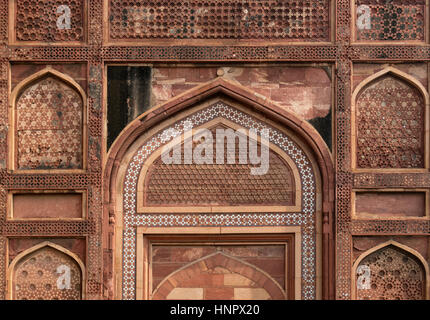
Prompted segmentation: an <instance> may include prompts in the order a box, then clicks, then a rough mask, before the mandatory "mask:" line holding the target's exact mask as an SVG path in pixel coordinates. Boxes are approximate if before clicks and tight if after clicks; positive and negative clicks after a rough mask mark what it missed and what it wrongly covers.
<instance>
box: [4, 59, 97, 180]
mask: <svg viewBox="0 0 430 320" xmlns="http://www.w3.org/2000/svg"><path fill="white" fill-rule="evenodd" d="M49 77H52V78H53V79H55V80H57V81H59V82H60V83H63V84H65V85H66V86H68V87H70V88H71V89H72V90H74V91H75V92H76V93H77V94H78V95H79V97H80V99H81V101H82V120H81V121H82V124H81V153H82V154H81V157H82V164H81V168H80V169H72V170H70V169H66V170H67V171H68V172H70V171H79V172H81V171H85V170H86V165H87V155H86V154H87V148H88V147H87V142H86V141H87V121H88V120H87V119H88V116H87V95H86V93H85V91H84V89H83V88H82V87H81V86H80V85H79V84H78V83H77V82H76V81H75V80H74V79H73V78H72V77H70V76H69V75H67V74H64V73H61V72H59V71H57V70H55V69H53V68H52V67H51V66H47V67H46V68H45V69H43V70H40V71H38V72H36V73H34V74H32V75H30V76H28V77H27V78H25V79H24V80H22V81H21V82H20V83H18V84H17V85H16V86H15V88H14V89H13V90H12V92H11V94H10V100H9V101H10V111H9V123H10V127H11V128H13V130H12V132H13V133H12V134H9V159H8V162H9V163H8V168H9V169H10V170H20V169H18V168H16V159H17V141H16V137H15V133H16V132H17V124H16V120H17V108H16V104H17V102H18V100H19V98H20V97H21V94H22V93H24V91H25V90H26V89H27V88H29V87H30V86H31V85H33V84H35V83H37V82H39V81H42V80H44V79H46V78H49ZM50 170H56V171H62V170H64V169H50ZM20 171H26V170H25V169H24V170H20ZM37 171H41V169H36V170H31V172H37Z"/></svg>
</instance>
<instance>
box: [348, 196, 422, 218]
mask: <svg viewBox="0 0 430 320" xmlns="http://www.w3.org/2000/svg"><path fill="white" fill-rule="evenodd" d="M355 215H356V216H357V217H358V218H370V219H372V218H384V219H386V218H401V217H424V216H425V215H426V193H425V192H356V193H355Z"/></svg>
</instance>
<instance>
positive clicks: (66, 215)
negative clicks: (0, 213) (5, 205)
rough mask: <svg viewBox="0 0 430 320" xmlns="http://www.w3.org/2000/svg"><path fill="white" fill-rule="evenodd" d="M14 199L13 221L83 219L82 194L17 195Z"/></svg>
mask: <svg viewBox="0 0 430 320" xmlns="http://www.w3.org/2000/svg"><path fill="white" fill-rule="evenodd" d="M11 197H12V214H11V215H12V218H13V219H79V218H82V216H83V214H82V209H83V194H82V193H25V194H24V193H15V194H12V195H11Z"/></svg>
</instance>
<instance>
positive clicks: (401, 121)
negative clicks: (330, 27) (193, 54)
mask: <svg viewBox="0 0 430 320" xmlns="http://www.w3.org/2000/svg"><path fill="white" fill-rule="evenodd" d="M356 130H357V155H356V157H357V167H358V168H423V167H424V99H423V96H422V94H421V93H420V92H419V90H418V89H417V88H415V87H412V86H411V85H409V84H407V83H405V82H404V81H402V80H400V79H398V78H396V77H393V76H390V75H388V76H384V77H383V78H380V79H377V80H376V81H375V82H373V83H371V84H370V85H369V86H367V87H366V88H365V89H364V90H363V91H362V92H361V94H360V95H359V96H358V98H357V102H356Z"/></svg>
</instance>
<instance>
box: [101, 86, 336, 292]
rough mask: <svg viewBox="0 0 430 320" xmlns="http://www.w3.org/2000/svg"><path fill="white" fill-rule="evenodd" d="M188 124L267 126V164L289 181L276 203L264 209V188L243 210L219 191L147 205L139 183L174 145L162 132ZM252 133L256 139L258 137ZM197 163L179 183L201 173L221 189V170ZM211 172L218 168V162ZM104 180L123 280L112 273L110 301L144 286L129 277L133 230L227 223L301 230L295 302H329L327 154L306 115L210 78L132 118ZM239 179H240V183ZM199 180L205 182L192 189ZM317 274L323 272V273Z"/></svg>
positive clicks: (329, 172) (160, 175)
mask: <svg viewBox="0 0 430 320" xmlns="http://www.w3.org/2000/svg"><path fill="white" fill-rule="evenodd" d="M190 122H191V124H192V128H206V129H209V130H214V129H216V128H217V127H219V126H224V127H226V128H232V129H235V128H240V127H242V128H244V129H245V130H251V129H256V131H257V132H261V130H262V129H263V128H267V129H269V136H268V138H267V140H268V141H269V142H270V151H271V156H272V157H276V159H273V160H274V161H275V163H277V164H278V165H279V166H278V167H279V170H280V171H279V172H281V173H282V176H283V178H285V179H286V180H290V182H291V183H289V186H288V188H287V189H284V190H282V191H283V192H281V197H280V200H279V201H278V202H276V201H273V202H274V204H275V205H273V206H270V205H269V204H270V200H271V198H270V197H269V193H266V194H265V195H264V196H265V197H266V198H263V201H262V202H260V204H263V205H260V206H259V205H258V204H259V203H258V201H256V199H257V198H253V197H251V198H247V199H245V200H247V201H248V200H249V199H252V201H250V203H249V204H250V205H248V206H247V205H244V204H243V203H234V202H232V201H224V202H223V201H221V203H219V201H218V200H219V199H221V198H217V197H215V198H214V199H212V200H211V201H209V202H208V201H206V202H205V201H201V200H202V199H199V200H198V201H197V202H196V203H194V202H193V201H194V200H192V201H188V202H187V201H183V200H184V199H185V198H184V199H182V201H183V202H182V203H181V201H178V202H177V205H175V204H174V203H167V204H165V203H164V202H163V201H161V202H160V201H158V199H155V201H153V202H152V203H148V202H145V201H147V194H145V192H146V191H145V185H147V184H148V183H149V184H150V183H151V177H153V176H152V174H153V173H154V169H157V160H159V157H160V154H161V151H160V149H162V147H163V146H164V145H166V144H167V143H169V142H170V141H172V139H171V137H170V139H165V135H164V134H163V133H164V132H165V131H166V130H169V129H175V130H177V131H178V132H179V135H181V136H185V134H186V133H187V132H189V131H190V130H189V128H188V124H189V123H190ZM177 139H178V140H177V143H178V144H180V143H182V140H180V139H182V137H178V138H177ZM259 139H260V140H259V142H260V143H261V136H260V138H259ZM154 164H155V166H154ZM203 166H204V165H203ZM191 167H192V166H191ZM195 169H196V167H195V166H194V169H193V170H194V171H190V172H188V173H186V174H187V175H188V176H187V179H189V180H191V179H193V177H194V175H195V176H196V178H198V177H199V175H203V176H204V177H206V178H209V179H206V182H207V183H210V182H209V181H211V180H212V181H211V182H212V186H211V188H213V190H218V191H219V190H220V184H218V182H217V181H213V180H215V179H224V180H226V176H225V174H226V170H224V171H223V170H220V172H219V174H216V175H213V170H201V168H200V169H199V170H195ZM212 169H215V171H216V168H212ZM219 169H220V168H219ZM242 169H243V168H241V170H242ZM248 169H249V168H248ZM209 171H212V172H209ZM269 172H270V171H269ZM173 174H176V173H173ZM181 174H183V173H181ZM241 174H242V173H240V174H238V175H237V176H236V177H235V179H236V180H240V178H238V177H240V176H241ZM272 175H273V173H272ZM166 176H167V173H166V172H160V171H159V172H158V174H157V175H156V177H155V178H156V179H158V180H157V181H160V179H161V180H163V179H164V180H166V179H165V177H166ZM146 177H149V179H146ZM227 178H228V176H227ZM175 179H176V182H181V179H182V178H181V176H180V174H178V176H177V177H176V178H175ZM198 179H200V178H198ZM164 180H163V181H164ZM277 180H279V178H277V179H276V181H277ZM105 181H106V188H105V192H104V196H105V203H106V204H109V205H106V206H104V210H105V211H104V216H105V218H106V219H109V224H106V225H107V226H108V228H109V231H107V232H115V233H116V234H115V238H114V239H116V242H115V245H114V246H115V247H116V248H117V250H116V260H115V261H116V265H117V266H118V268H117V270H120V271H121V272H122V278H120V277H118V278H117V282H116V283H115V289H114V290H116V292H115V296H116V297H117V298H118V299H135V298H136V290H137V289H136V288H142V286H143V284H142V283H136V279H141V277H140V276H141V275H140V274H136V265H137V262H136V250H139V248H142V244H141V243H139V244H138V243H137V242H138V240H139V236H136V229H137V228H170V229H171V230H173V229H174V230H176V231H175V232H179V233H180V232H181V230H182V227H184V228H183V229H184V230H185V229H186V230H188V231H187V232H191V233H192V230H196V232H197V230H200V232H201V230H203V229H204V228H205V227H208V228H219V227H223V228H229V227H236V228H233V229H235V230H239V231H238V232H243V233H247V232H249V230H250V229H249V227H251V228H252V227H253V226H255V227H258V226H266V227H267V226H270V227H277V226H284V227H285V226H294V227H295V228H296V227H297V228H299V230H300V236H299V237H298V238H297V239H298V241H299V243H300V246H301V248H302V251H301V252H303V255H302V256H301V257H300V258H298V261H295V263H296V264H297V265H298V266H300V268H301V274H302V278H301V279H302V280H301V289H300V290H298V294H297V295H296V296H295V297H296V299H315V298H323V297H324V298H327V299H328V298H329V296H330V294H332V293H333V291H330V288H329V285H331V284H332V283H334V282H333V280H332V279H333V271H334V268H333V267H334V264H333V262H332V261H330V259H329V257H330V256H332V255H331V254H329V252H330V251H332V250H333V247H332V245H333V243H332V242H330V240H329V239H330V233H332V227H331V226H332V223H333V217H332V208H333V168H332V159H331V155H330V152H329V150H328V148H327V146H326V144H325V143H324V141H323V139H322V138H321V137H320V136H319V134H318V133H317V132H316V130H315V129H314V128H313V127H312V126H311V125H310V124H308V123H307V122H306V121H303V120H302V119H300V118H298V117H297V116H296V115H294V114H292V113H290V112H288V111H286V110H285V109H283V108H281V107H279V106H277V105H275V104H273V103H272V102H270V101H268V100H267V99H263V98H261V97H260V96H257V95H256V94H254V93H253V92H252V91H250V90H248V89H246V88H244V87H242V86H240V85H239V84H237V83H234V82H230V81H227V80H225V79H222V78H218V79H216V80H214V81H211V82H209V83H206V84H203V85H201V86H198V87H196V88H194V89H191V90H189V91H188V92H185V93H184V94H181V95H179V96H178V97H176V98H173V99H172V100H170V101H168V102H167V103H165V104H163V105H160V106H157V107H155V108H153V109H151V110H149V111H148V112H146V113H145V114H143V115H142V116H140V117H139V118H138V119H136V120H135V121H133V122H132V123H130V124H129V125H128V126H127V127H126V128H125V129H124V131H123V132H122V134H121V135H120V136H119V137H118V138H117V139H116V141H115V142H114V143H113V145H112V147H111V149H110V151H109V154H108V159H107V162H106V166H105ZM166 181H167V180H166ZM206 182H205V183H206ZM242 182H243V183H244V184H246V183H247V180H246V179H243V181H242ZM262 183H263V184H265V183H267V187H268V188H271V187H273V185H270V183H273V182H271V181H262ZM165 185H166V183H164V182H163V183H158V184H154V185H153V186H154V188H158V190H160V188H162V187H163V186H165ZM203 186H205V184H204V183H202V184H201V185H198V186H197V187H199V188H200V187H201V188H202V187H203ZM283 187H284V186H283ZM293 189H294V190H293ZM158 194H161V193H158ZM179 195H180V196H184V195H183V193H181V194H176V195H175V196H179ZM206 196H207V195H205V199H207V198H206ZM285 196H287V197H285ZM156 197H159V196H156ZM177 200H178V199H177ZM179 200H180V199H179ZM223 200H225V199H223ZM268 200H269V201H268ZM148 204H149V205H148ZM323 224H324V227H323ZM241 227H248V228H241ZM159 230H161V229H159ZM241 230H243V231H241ZM246 230H248V231H246ZM166 232H168V231H167V230H166ZM197 233H199V232H197ZM106 245H107V246H111V245H112V244H106ZM319 248H322V250H319ZM145 254H146V253H145ZM318 274H324V277H323V279H321V278H320V277H319V276H318ZM321 280H322V282H323V283H324V284H323V285H321ZM139 290H140V289H139Z"/></svg>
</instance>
